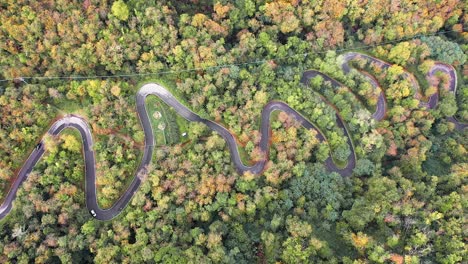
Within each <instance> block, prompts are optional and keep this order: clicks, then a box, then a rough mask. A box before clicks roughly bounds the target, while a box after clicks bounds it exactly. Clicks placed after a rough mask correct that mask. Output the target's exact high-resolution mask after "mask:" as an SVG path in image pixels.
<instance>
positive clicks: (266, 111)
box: [0, 52, 467, 220]
mask: <svg viewBox="0 0 468 264" xmlns="http://www.w3.org/2000/svg"><path fill="white" fill-rule="evenodd" d="M343 58H344V60H343V63H342V65H341V67H342V70H343V71H344V72H345V73H349V72H350V71H351V67H350V66H349V61H351V60H353V59H356V58H365V59H368V60H370V61H373V62H374V63H377V65H380V67H381V68H383V69H387V68H388V67H390V66H391V64H389V63H387V62H384V61H382V60H379V59H376V58H374V57H371V56H368V55H365V54H361V53H356V52H350V53H346V54H344V55H343ZM437 71H442V72H444V73H446V74H448V75H449V78H450V79H449V90H450V91H451V92H453V93H455V92H456V86H457V77H456V74H455V70H454V69H453V67H452V66H450V65H447V64H443V63H435V64H434V66H433V67H432V68H431V69H430V71H429V72H428V74H427V78H430V77H432V76H434V74H435V73H436V72H437ZM361 73H362V74H364V76H365V77H366V78H367V79H368V80H369V82H370V83H371V85H372V86H373V87H374V88H378V86H379V84H378V82H377V81H376V80H375V79H374V78H372V76H370V75H369V74H367V73H365V72H361ZM318 75H320V76H322V77H323V78H324V79H325V80H326V81H330V82H331V83H332V85H335V86H337V85H338V86H342V84H340V83H339V82H337V81H336V80H334V79H332V78H330V77H328V76H327V75H325V74H323V73H320V72H318V71H314V70H311V71H306V72H304V74H303V76H302V79H301V82H302V83H303V84H304V85H306V86H307V85H308V83H309V81H310V79H311V78H314V77H316V76H318ZM405 75H406V77H408V78H410V80H411V83H412V84H413V86H414V88H415V89H419V85H418V83H417V81H416V80H415V78H414V76H412V75H411V74H409V73H407V72H405ZM417 92H418V90H417ZM149 95H155V96H158V97H159V98H160V99H161V100H163V101H164V102H165V103H166V104H168V105H169V106H171V107H173V108H174V109H175V111H176V112H177V113H178V114H179V115H181V116H182V117H184V118H185V119H187V120H188V121H191V122H200V123H203V124H205V125H206V126H208V127H209V128H210V129H211V130H213V131H216V132H217V133H218V134H220V135H221V136H222V137H223V138H224V140H225V141H226V143H227V145H228V148H229V151H230V154H231V160H232V162H233V163H234V166H235V168H236V169H237V170H238V171H239V172H240V173H244V172H250V173H253V174H258V173H261V172H262V170H263V169H264V167H265V164H266V162H267V159H268V152H269V147H270V146H269V144H270V143H269V142H270V137H271V134H270V130H271V127H270V116H271V113H272V112H273V111H275V110H279V111H284V112H286V113H288V114H289V115H290V116H292V117H293V118H295V119H296V120H297V121H298V122H299V123H300V124H301V125H302V126H303V127H304V128H306V129H315V130H316V131H317V132H318V133H317V136H316V137H317V139H318V140H320V141H322V142H323V141H326V138H325V136H324V135H323V133H322V132H321V131H320V130H319V129H318V128H317V127H315V126H314V124H312V123H311V122H310V121H308V120H307V119H306V118H305V117H303V116H302V115H301V114H300V113H298V112H297V111H296V110H294V109H292V108H291V107H289V106H288V105H287V104H286V103H284V102H279V101H272V102H269V103H268V104H267V105H265V107H264V108H263V110H262V113H261V118H262V119H261V125H260V133H261V140H260V144H259V147H260V149H261V151H262V152H263V153H264V154H265V155H264V158H263V159H262V160H260V161H258V162H257V163H255V164H253V165H251V166H248V165H245V164H243V163H242V160H241V158H240V155H239V150H238V145H237V142H236V140H235V137H234V136H233V135H232V134H231V133H230V132H229V130H227V129H226V128H225V127H223V126H221V125H219V124H217V123H215V122H213V121H210V120H207V119H204V118H201V117H200V116H199V115H197V114H195V113H194V112H192V111H191V110H190V109H188V108H187V107H186V106H184V105H183V104H181V103H180V102H179V101H178V100H177V99H176V98H175V97H174V96H173V95H172V94H171V93H170V92H169V91H168V90H166V89H165V88H164V87H162V86H160V85H158V84H155V83H150V84H146V85H144V86H142V87H141V88H140V90H139V91H138V93H137V95H136V103H137V105H136V106H137V113H138V115H139V118H140V122H141V125H142V127H143V131H144V134H145V146H144V153H143V157H142V161H141V163H140V165H139V167H138V169H137V173H136V177H134V179H133V181H132V182H131V184H130V186H129V187H128V188H127V190H126V191H125V193H124V194H123V195H122V196H121V197H120V198H119V200H118V201H117V202H116V203H115V204H114V205H113V206H112V207H111V208H109V209H101V208H100V207H99V205H98V203H97V197H96V166H95V154H94V150H93V138H92V135H91V130H90V128H89V126H88V124H87V122H86V121H85V120H84V119H82V118H81V117H78V116H75V115H66V116H65V117H63V118H61V119H59V120H58V121H56V122H55V123H54V124H53V125H52V126H51V127H50V129H49V130H48V132H47V133H48V134H49V135H51V136H57V135H58V134H59V133H60V132H62V131H63V130H64V129H65V128H74V129H76V130H78V132H79V133H80V135H81V139H82V141H83V154H84V160H85V195H86V206H87V208H88V210H89V211H94V212H95V213H96V214H95V216H94V217H95V218H96V219H98V220H110V219H112V218H114V217H115V216H117V215H118V214H119V213H120V212H121V211H122V210H123V209H124V208H125V206H127V204H128V203H129V201H130V200H131V198H132V197H133V195H134V194H135V192H136V191H137V190H138V188H139V187H140V184H141V181H142V179H143V178H144V176H145V175H146V174H147V173H148V166H149V165H150V164H151V159H152V156H153V152H154V146H155V144H154V136H153V129H152V127H151V122H150V119H149V116H148V112H147V109H146V104H145V99H146V97H147V96H149ZM323 100H325V99H324V98H323ZM438 100H439V94H438V93H435V94H434V95H432V96H431V97H429V100H428V102H421V103H420V104H421V105H422V106H425V107H427V108H429V109H433V108H435V107H436V106H437V103H438ZM325 102H326V100H325ZM326 103H328V102H326ZM328 104H330V103H328ZM330 105H331V104H330ZM331 106H333V105H331ZM385 113H386V101H385V95H384V93H383V91H382V92H381V94H380V95H379V99H378V103H377V107H376V112H375V113H374V114H373V117H374V119H376V120H381V119H383V118H384V117H385ZM448 120H449V121H450V122H453V123H455V125H456V128H457V129H460V130H461V129H465V128H466V127H467V124H462V123H460V122H459V121H458V120H456V119H455V117H449V118H448ZM336 122H337V126H338V127H339V128H341V129H342V130H343V132H344V135H345V136H346V138H347V143H348V145H349V146H351V155H349V157H348V159H347V163H346V166H345V167H344V168H340V167H338V166H337V165H336V164H335V163H334V161H333V159H332V157H331V153H330V156H329V157H328V158H327V159H326V160H325V166H326V168H327V169H328V170H330V171H334V172H337V173H339V174H340V175H341V176H343V177H346V176H350V175H351V174H352V171H353V169H354V168H355V166H356V154H355V151H354V147H353V144H352V140H351V137H350V135H349V132H348V130H347V128H346V125H345V123H344V121H343V120H342V118H341V116H340V115H339V114H338V112H337V113H336ZM44 152H45V148H44V139H42V140H41V142H40V143H39V144H38V146H37V147H36V148H35V149H34V150H33V151H32V153H31V154H30V156H29V157H28V159H27V160H26V162H25V163H24V164H23V167H22V168H21V169H20V171H19V173H18V177H17V179H16V180H15V181H14V182H13V184H12V186H11V188H10V191H9V192H8V194H7V195H6V197H5V199H4V201H3V203H2V204H1V205H0V219H2V218H4V217H5V216H6V215H7V214H8V213H9V212H10V211H11V208H12V203H13V201H14V199H15V197H16V193H17V191H18V188H19V187H20V185H21V183H23V182H24V181H25V180H26V178H27V177H28V175H29V173H31V171H32V169H33V168H34V166H35V165H36V164H37V162H38V161H39V159H40V158H41V157H42V155H43V154H44Z"/></svg>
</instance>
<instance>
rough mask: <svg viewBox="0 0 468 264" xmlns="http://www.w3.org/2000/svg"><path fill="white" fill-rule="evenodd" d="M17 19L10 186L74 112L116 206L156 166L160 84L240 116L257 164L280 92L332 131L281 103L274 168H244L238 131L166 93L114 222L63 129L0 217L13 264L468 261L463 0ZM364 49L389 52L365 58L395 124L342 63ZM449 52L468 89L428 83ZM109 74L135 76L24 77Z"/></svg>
mask: <svg viewBox="0 0 468 264" xmlns="http://www.w3.org/2000/svg"><path fill="white" fill-rule="evenodd" d="M389 14H392V15H389ZM0 21H2V22H1V23H0V79H15V78H17V79H15V80H14V81H6V82H0V109H1V112H0V157H1V158H0V190H2V191H1V192H0V195H1V196H2V197H4V195H5V194H6V192H7V190H8V188H9V185H10V183H11V182H12V180H13V179H14V177H15V171H17V170H18V169H19V168H21V166H22V164H23V162H24V160H25V158H26V157H27V156H28V153H30V151H31V150H32V149H33V148H34V146H35V145H36V144H37V142H38V141H39V140H40V139H41V137H42V136H43V135H44V133H45V131H47V129H48V128H49V127H50V124H51V122H52V121H53V120H54V119H55V118H58V117H59V116H60V115H63V114H67V113H73V114H77V115H80V116H83V117H84V118H85V119H86V120H87V122H88V123H89V125H90V128H91V131H92V133H93V139H94V141H95V142H94V146H93V149H94V151H95V153H96V166H97V189H98V195H97V197H98V199H99V204H100V206H102V207H103V208H108V207H110V206H112V204H113V203H114V202H115V201H117V199H118V198H119V197H120V196H121V195H122V193H123V192H124V191H125V189H126V186H127V185H128V183H129V182H130V181H131V180H132V179H133V178H132V177H134V175H135V170H136V168H137V167H138V165H139V163H140V159H141V154H142V150H143V147H144V145H143V144H144V133H143V130H142V128H141V124H140V121H139V119H138V115H137V113H136V106H135V95H136V92H137V91H138V89H139V88H140V87H141V86H142V84H144V83H149V82H156V83H159V84H161V85H162V86H164V87H166V88H167V89H168V90H170V91H171V93H173V94H174V96H176V97H177V99H178V100H180V101H181V103H183V104H184V105H186V106H187V107H188V108H189V109H191V110H192V111H193V112H195V113H197V114H199V115H200V116H202V117H203V118H206V119H209V120H213V121H215V122H218V123H220V124H223V125H224V126H225V127H226V128H228V129H229V131H231V132H232V133H233V134H234V135H236V140H237V142H238V144H239V145H240V146H241V147H242V151H241V154H242V158H243V160H244V161H245V162H246V163H248V162H249V161H252V162H254V161H257V160H258V159H259V158H261V157H262V153H261V152H260V151H259V148H258V147H257V146H258V142H259V141H260V136H259V135H260V133H259V120H260V115H261V111H262V109H263V107H264V106H265V104H267V103H268V102H269V101H271V100H280V101H283V102H286V103H287V104H289V105H290V106H291V107H292V108H294V109H296V110H297V111H299V112H300V113H301V114H302V115H304V116H305V117H307V118H308V119H309V120H310V121H311V122H313V123H314V124H316V125H317V127H318V128H319V129H320V130H321V131H322V132H323V133H324V134H325V136H326V137H327V139H328V142H322V143H321V142H319V141H318V140H317V139H316V137H315V136H316V131H314V130H312V131H307V130H305V129H303V128H302V127H301V126H300V124H297V122H295V121H294V120H293V119H291V118H290V117H289V116H288V115H287V114H284V113H281V112H275V113H273V116H272V129H271V135H272V142H271V148H270V153H269V161H268V162H267V165H266V167H265V170H264V171H263V172H262V173H261V174H259V175H251V174H249V173H246V174H242V175H241V174H239V173H238V172H237V171H236V170H235V168H234V166H233V165H232V162H231V156H230V154H229V150H228V148H227V147H226V143H225V141H224V140H223V139H222V137H221V136H219V135H218V134H216V133H213V132H212V131H211V130H209V129H207V128H206V127H205V126H204V125H202V124H198V123H194V122H187V121H186V120H184V119H183V118H181V117H180V116H178V115H177V114H176V113H175V112H174V110H173V109H172V108H171V107H168V106H167V105H166V104H164V103H163V102H162V101H161V100H160V99H158V98H157V97H155V96H149V97H148V98H147V102H146V104H147V107H148V109H149V114H150V119H151V122H152V125H153V128H154V131H155V135H154V136H155V137H156V143H157V145H158V146H156V148H155V152H154V157H153V163H152V167H151V170H150V173H149V174H148V177H147V179H146V180H145V181H144V183H143V184H142V186H141V187H140V189H139V190H138V192H136V193H135V195H134V197H133V198H132V200H131V202H130V203H129V205H128V207H127V208H126V209H125V210H124V211H123V212H122V213H121V214H120V215H119V216H118V217H116V218H114V219H113V220H111V221H106V222H100V221H96V220H95V219H94V218H93V217H92V216H91V215H90V214H89V212H87V209H86V203H85V199H84V191H83V181H84V171H83V167H84V164H83V154H82V153H81V151H82V150H81V141H80V138H79V137H78V136H77V135H76V133H74V132H73V131H72V130H70V131H66V132H64V133H62V134H61V135H60V136H58V137H57V138H54V139H52V138H49V139H48V142H49V143H48V144H50V145H51V147H50V148H49V149H48V151H47V152H46V154H45V155H44V157H43V158H42V159H41V161H40V162H39V163H38V165H37V166H36V167H35V168H34V170H33V171H32V173H31V174H30V176H29V178H28V179H27V180H26V181H25V182H24V183H23V184H22V186H21V188H20V189H19V191H18V196H17V199H16V200H15V202H14V207H13V209H12V211H11V213H10V214H9V215H8V216H7V217H6V218H4V219H2V220H1V221H0V263H30V262H35V263H58V262H63V263H93V262H94V263H145V262H147V263H193V262H198V263H345V264H351V263H353V264H355V263H356V264H357V263H397V264H403V263H465V262H466V261H467V259H466V256H467V248H466V245H465V244H466V238H465V237H466V234H465V231H464V230H465V229H466V228H465V223H464V222H463V221H462V220H463V219H464V217H465V214H466V213H465V212H466V176H467V173H466V172H467V170H468V168H467V163H468V155H467V148H468V137H467V130H466V129H465V130H457V129H456V127H455V125H454V124H453V123H452V122H449V121H448V120H447V117H450V116H453V115H454V114H455V116H456V117H457V118H458V119H459V120H461V121H467V120H468V103H467V102H468V92H467V91H468V87H467V83H468V74H467V72H468V66H467V64H466V59H467V53H468V46H467V45H466V43H467V40H468V35H467V32H466V28H467V27H468V24H467V21H468V16H467V11H466V3H465V2H464V1H459V0H453V1H446V0H440V1H406V0H402V1H390V0H388V1H386V0H385V1H251V0H243V1H223V0H219V1H218V0H216V1H207V0H203V1H169V0H161V1H136V0H128V1H122V0H119V1H107V2H106V1H104V2H102V1H101V2H99V1H94V0H85V1H58V0H50V1H45V2H43V1H26V0H18V1H8V2H4V3H0ZM443 32H445V33H443ZM434 34H435V35H436V36H427V37H419V35H434ZM400 39H405V40H401V41H400ZM384 43H387V44H384ZM352 47H358V48H357V49H359V50H362V51H365V52H366V53H367V54H369V55H371V56H374V57H376V58H378V59H381V60H384V61H387V62H389V63H391V67H389V68H388V69H382V68H381V67H378V65H375V64H372V63H369V62H367V61H365V60H362V59H356V60H353V61H352V62H351V65H352V68H354V69H356V70H361V71H365V72H368V73H369V74H370V76H372V78H374V79H375V80H376V81H377V82H378V83H379V85H380V87H381V89H382V90H383V91H384V92H385V95H386V99H387V103H388V105H387V107H388V111H387V114H386V116H385V118H384V119H383V120H381V121H379V122H377V121H375V120H374V119H372V116H371V115H372V113H373V112H374V111H375V107H376V103H377V98H378V95H379V92H380V91H379V90H375V89H372V88H373V87H372V86H371V85H369V81H368V79H366V78H364V77H363V76H362V74H361V73H359V72H358V71H354V70H353V72H352V73H350V74H345V73H344V72H343V71H342V70H341V68H340V55H342V54H343V53H345V51H346V49H348V48H352ZM305 54H306V55H305ZM434 61H442V62H445V63H448V64H451V65H453V66H454V67H455V69H456V70H457V71H458V87H457V94H456V95H453V94H452V93H449V92H448V91H446V88H447V85H448V84H449V83H448V82H447V80H448V79H447V76H446V75H444V74H438V75H436V76H435V77H434V79H433V80H427V79H426V73H427V70H428V69H429V68H430V67H429V66H430V65H431V63H433V62H434ZM187 69H192V70H187ZM311 69H314V70H317V71H320V72H322V73H323V74H326V75H327V76H329V77H330V78H333V79H336V80H337V81H339V82H341V83H342V84H343V87H336V86H333V85H330V84H329V83H328V82H326V81H325V80H324V79H323V78H322V79H321V78H314V79H312V80H311V83H310V84H309V85H308V86H307V87H305V86H304V85H302V84H301V83H300V79H301V76H302V73H303V72H304V71H306V70H311ZM405 69H407V70H409V71H410V72H412V73H414V74H415V76H416V79H417V83H418V84H419V86H420V87H422V93H423V95H424V96H427V95H430V94H433V93H434V92H437V91H439V92H440V101H439V104H438V106H437V107H436V108H435V109H433V110H428V109H427V108H424V107H421V106H419V100H417V99H416V98H415V94H416V91H415V90H414V89H413V88H414V87H413V85H412V84H411V83H410V81H409V79H408V78H406V77H407V75H406V74H405V73H406V71H405ZM157 72H159V74H155V73H157ZM128 74H141V76H136V75H134V76H132V77H128ZM109 75H112V76H114V75H127V77H122V78H117V77H115V78H104V77H102V78H101V77H99V78H83V79H68V78H64V79H53V78H51V79H24V81H21V80H20V79H18V78H19V77H26V76H38V77H39V76H42V77H44V76H50V77H53V76H64V77H66V76H109ZM426 82H427V83H426ZM432 83H434V85H432ZM324 100H326V101H328V102H330V103H329V104H327V103H326V102H325V101H324ZM158 113H159V114H158ZM337 113H338V114H339V115H340V116H341V117H342V118H343V120H344V123H345V124H346V126H347V128H348V130H349V134H350V135H351V137H352V142H353V143H354V148H353V147H352V146H349V145H348V144H347V140H346V137H345V135H344V133H343V131H342V129H340V128H339V127H337V122H336V114H337ZM162 126H164V129H160V127H162ZM184 133H187V134H186V136H182V135H183V134H184ZM352 149H354V150H355V153H356V157H357V164H356V168H355V169H354V171H353V175H352V176H351V177H341V176H340V175H339V174H337V173H335V172H330V171H328V170H327V169H326V167H325V166H324V161H325V160H326V159H327V158H328V155H329V153H330V151H331V152H332V154H333V158H334V159H335V160H336V161H337V162H341V164H343V163H344V162H346V160H347V157H348V156H349V155H350V154H351V153H352V152H351V150H352Z"/></svg>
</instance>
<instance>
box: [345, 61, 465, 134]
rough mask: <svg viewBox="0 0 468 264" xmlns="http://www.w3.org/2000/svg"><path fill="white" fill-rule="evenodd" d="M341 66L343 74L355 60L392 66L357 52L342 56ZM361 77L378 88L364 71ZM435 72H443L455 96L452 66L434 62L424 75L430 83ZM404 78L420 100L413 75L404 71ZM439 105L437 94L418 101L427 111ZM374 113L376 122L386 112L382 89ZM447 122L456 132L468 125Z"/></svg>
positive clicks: (454, 75)
mask: <svg viewBox="0 0 468 264" xmlns="http://www.w3.org/2000/svg"><path fill="white" fill-rule="evenodd" d="M342 58H343V60H342V64H341V69H342V70H343V72H345V73H347V74H348V73H350V72H351V69H353V68H352V67H351V66H350V65H349V62H350V61H352V60H356V59H364V60H367V61H370V62H372V63H374V64H376V65H377V66H378V67H380V68H382V69H388V68H390V67H391V66H392V64H390V63H388V62H385V61H383V60H380V59H377V58H375V57H372V56H369V55H367V54H363V53H358V52H348V53H345V54H343V56H342ZM359 72H360V73H361V74H363V76H364V77H365V78H366V79H367V80H368V81H369V82H370V83H371V85H372V86H373V87H374V89H376V88H378V87H379V83H378V82H377V80H375V79H374V78H373V77H372V76H371V75H370V74H368V73H367V72H364V71H359ZM437 72H443V73H444V74H446V75H447V76H448V77H449V91H450V92H452V93H454V94H456V91H457V74H456V72H455V69H454V68H453V66H452V65H449V64H445V63H442V62H435V63H434V65H433V66H432V67H431V68H430V69H429V72H428V73H427V75H426V79H427V80H428V81H430V79H431V78H432V77H434V75H435V74H436V73H437ZM403 77H404V78H408V79H409V80H410V83H411V85H412V86H413V89H414V90H415V93H416V98H418V99H419V98H421V97H422V95H421V94H420V91H421V89H420V87H419V83H418V82H417V80H416V78H415V77H414V75H412V74H411V73H409V72H407V71H406V70H405V71H404V73H403ZM438 103H439V92H436V93H434V94H433V95H431V96H429V98H428V100H427V102H424V101H421V100H420V101H419V105H420V106H421V107H426V108H428V109H434V108H436V107H437V104H438ZM376 109H377V110H376V112H375V113H374V114H373V117H374V119H376V120H377V121H379V120H382V119H383V118H384V117H385V113H386V112H387V103H386V99H385V94H384V92H383V89H381V93H380V95H379V98H378V101H377V108H376ZM447 120H449V121H450V122H452V123H454V124H455V129H457V130H463V129H465V128H467V126H468V124H465V123H461V122H460V121H458V120H457V119H456V118H455V117H453V116H451V117H448V118H447Z"/></svg>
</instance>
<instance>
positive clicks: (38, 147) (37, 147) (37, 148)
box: [36, 142, 42, 150]
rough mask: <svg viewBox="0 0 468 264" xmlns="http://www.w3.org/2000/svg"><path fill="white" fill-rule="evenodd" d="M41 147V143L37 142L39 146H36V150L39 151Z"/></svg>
mask: <svg viewBox="0 0 468 264" xmlns="http://www.w3.org/2000/svg"><path fill="white" fill-rule="evenodd" d="M41 147H42V142H39V144H37V145H36V150H39V149H40V148H41Z"/></svg>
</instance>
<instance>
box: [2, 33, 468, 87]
mask: <svg viewBox="0 0 468 264" xmlns="http://www.w3.org/2000/svg"><path fill="white" fill-rule="evenodd" d="M466 29H468V28H462V30H466ZM450 32H458V30H445V31H438V32H434V33H429V34H418V35H414V36H412V37H406V38H400V39H396V40H391V41H386V42H381V43H379V44H373V45H361V46H356V47H350V48H341V49H328V50H319V51H310V52H306V53H296V54H292V55H288V56H282V57H276V58H271V59H258V60H254V61H248V62H238V63H232V64H221V65H216V66H208V67H196V68H187V69H181V70H167V71H159V72H152V73H127V74H113V75H93V76H79V75H78V76H73V75H71V76H29V77H17V78H12V79H3V80H0V82H9V81H14V80H19V81H22V82H25V83H26V81H25V80H33V79H35V80H60V79H62V80H63V79H69V80H84V79H110V78H130V77H138V76H150V75H165V74H177V73H183V72H194V71H206V70H213V69H218V68H228V67H232V66H246V65H253V64H262V63H265V62H268V61H278V60H283V59H289V58H294V57H298V56H303V57H306V56H307V55H309V54H322V53H326V52H329V51H336V52H344V51H351V50H359V49H371V48H375V47H379V46H384V45H388V44H394V43H397V42H402V41H408V40H413V39H416V38H421V37H428V36H436V35H440V34H445V33H450Z"/></svg>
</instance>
